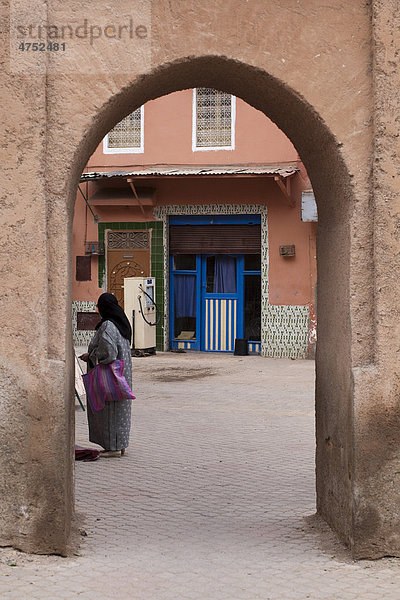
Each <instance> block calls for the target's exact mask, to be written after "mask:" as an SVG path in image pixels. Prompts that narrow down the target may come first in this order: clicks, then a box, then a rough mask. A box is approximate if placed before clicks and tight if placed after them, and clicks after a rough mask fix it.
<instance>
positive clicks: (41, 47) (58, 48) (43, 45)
mask: <svg viewBox="0 0 400 600" xmlns="http://www.w3.org/2000/svg"><path fill="white" fill-rule="evenodd" d="M65 49H66V43H65V42H61V43H59V42H21V43H20V45H19V46H18V50H21V51H22V52H29V51H30V52H46V51H47V52H65Z"/></svg>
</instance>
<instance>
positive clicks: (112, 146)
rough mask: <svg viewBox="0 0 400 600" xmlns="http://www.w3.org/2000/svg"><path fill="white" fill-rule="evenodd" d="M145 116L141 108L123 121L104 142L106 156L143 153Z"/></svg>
mask: <svg viewBox="0 0 400 600" xmlns="http://www.w3.org/2000/svg"><path fill="white" fill-rule="evenodd" d="M143 114H144V107H143V106H141V107H140V108H138V109H137V110H135V111H133V113H131V114H130V115H128V116H127V117H125V119H122V121H120V122H119V123H118V124H117V125H116V126H115V127H114V128H113V129H111V131H110V132H109V133H108V134H107V135H106V137H105V138H104V141H103V152H104V153H105V154H113V153H126V154H129V153H130V152H143V146H144V144H143Z"/></svg>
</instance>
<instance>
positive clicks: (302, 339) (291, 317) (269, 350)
mask: <svg viewBox="0 0 400 600" xmlns="http://www.w3.org/2000/svg"><path fill="white" fill-rule="evenodd" d="M261 332H262V333H261V335H262V338H263V339H262V348H263V356H271V357H273V358H307V354H308V337H309V307H308V306H290V305H289V306H275V305H272V304H269V305H268V308H267V311H266V315H264V321H263V322H262V327H261Z"/></svg>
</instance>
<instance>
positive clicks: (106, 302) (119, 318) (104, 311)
mask: <svg viewBox="0 0 400 600" xmlns="http://www.w3.org/2000/svg"><path fill="white" fill-rule="evenodd" d="M97 308H98V309H99V313H100V316H101V321H100V323H98V324H97V325H96V329H98V328H99V327H100V325H102V323H104V322H105V321H111V322H112V323H114V325H115V326H116V327H117V328H118V330H119V332H120V334H121V335H122V337H124V338H126V339H127V340H129V342H130V341H131V340H132V329H131V325H130V323H129V321H128V318H127V316H126V314H125V313H124V311H123V310H122V308H121V307H120V305H119V304H118V300H117V299H116V297H115V296H114V294H108V293H106V294H101V296H100V298H99V299H98V300H97Z"/></svg>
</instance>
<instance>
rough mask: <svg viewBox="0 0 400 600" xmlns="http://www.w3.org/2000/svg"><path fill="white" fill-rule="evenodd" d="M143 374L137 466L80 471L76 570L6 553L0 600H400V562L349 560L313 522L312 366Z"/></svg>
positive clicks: (181, 368) (231, 364) (82, 438)
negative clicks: (79, 529)
mask: <svg viewBox="0 0 400 600" xmlns="http://www.w3.org/2000/svg"><path fill="white" fill-rule="evenodd" d="M133 363H134V382H135V384H134V390H135V393H136V395H137V400H136V401H135V404H134V409H133V415H134V421H133V428H132V444H131V446H130V448H129V451H128V453H127V455H126V456H125V457H123V458H114V459H100V460H98V461H97V462H92V463H77V464H76V503H77V510H78V512H79V513H80V515H81V519H82V520H81V527H82V529H84V532H86V533H87V536H85V537H81V546H80V548H79V550H78V551H77V552H76V554H75V555H74V556H72V557H70V558H61V557H54V556H50V557H46V556H28V555H24V554H21V553H19V552H16V551H14V550H12V549H3V550H0V598H1V599H4V600H28V599H29V600H30V599H38V600H54V599H57V600H63V599H65V600H72V599H75V598H79V599H82V600H83V599H85V600H109V599H110V598H114V597H115V598H118V599H121V600H257V599H262V600H291V599H299V600H304V599H306V598H311V599H313V600H320V599H321V600H322V599H329V600H335V599H337V600H351V599H360V598H362V599H363V600H373V599H379V600H381V599H394V600H399V598H400V561H399V560H397V559H393V558H392V559H391V558H386V559H383V560H380V561H376V562H372V561H359V562H354V561H352V559H351V557H350V556H349V554H348V552H347V551H346V550H345V549H344V548H343V547H342V546H341V544H339V543H338V542H337V540H336V539H335V537H334V536H333V535H332V533H331V532H330V530H329V529H328V528H327V527H326V526H325V525H324V524H323V523H321V522H320V521H319V520H318V519H317V518H316V517H315V516H313V515H314V503H315V499H314V415H313V402H314V401H313V380H314V365H313V363H312V362H311V361H290V360H270V359H263V358H260V357H233V356H227V355H209V354H196V355H191V354H178V355H174V354H158V355H157V356H156V357H151V358H142V359H134V360H133ZM76 417H77V443H79V444H82V445H83V444H86V445H88V444H87V427H86V417H85V414H84V413H83V412H81V411H80V410H79V409H77V411H76Z"/></svg>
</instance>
